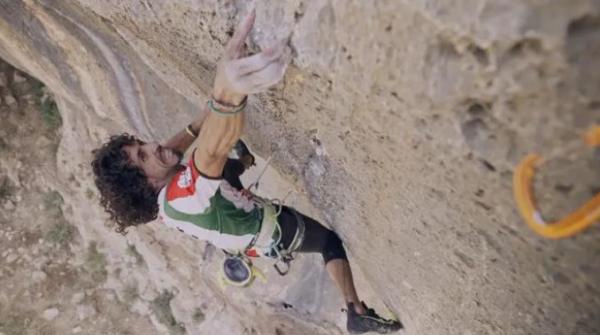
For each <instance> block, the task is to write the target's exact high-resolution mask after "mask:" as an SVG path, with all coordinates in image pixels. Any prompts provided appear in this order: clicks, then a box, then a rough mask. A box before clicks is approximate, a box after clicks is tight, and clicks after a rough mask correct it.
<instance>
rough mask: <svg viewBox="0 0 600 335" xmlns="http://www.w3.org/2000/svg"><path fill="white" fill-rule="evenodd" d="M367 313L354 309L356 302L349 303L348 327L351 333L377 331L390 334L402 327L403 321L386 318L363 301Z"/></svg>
mask: <svg viewBox="0 0 600 335" xmlns="http://www.w3.org/2000/svg"><path fill="white" fill-rule="evenodd" d="M362 304H363V306H364V307H365V309H366V310H367V313H365V314H358V313H356V312H355V311H354V304H353V303H349V304H348V321H347V322H346V328H347V329H348V332H350V334H363V333H367V332H376V333H379V334H389V333H393V332H396V331H398V330H400V329H402V323H400V321H396V320H386V319H384V318H382V317H381V316H379V315H377V313H375V311H374V310H373V309H372V308H368V307H367V305H365V303H364V302H363V303H362Z"/></svg>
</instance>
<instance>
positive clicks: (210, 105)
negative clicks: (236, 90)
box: [207, 99, 247, 116]
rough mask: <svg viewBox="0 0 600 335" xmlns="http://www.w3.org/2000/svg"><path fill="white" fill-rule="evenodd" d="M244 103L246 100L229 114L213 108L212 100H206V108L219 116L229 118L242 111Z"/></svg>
mask: <svg viewBox="0 0 600 335" xmlns="http://www.w3.org/2000/svg"><path fill="white" fill-rule="evenodd" d="M246 101H247V100H244V102H243V103H242V104H241V105H240V106H239V107H238V109H236V110H234V111H231V112H224V111H221V110H219V109H217V108H216V107H215V105H214V104H213V102H214V101H213V99H210V100H208V103H207V104H208V108H210V110H211V111H213V112H215V113H217V114H219V115H225V116H230V115H235V114H238V113H239V112H241V111H243V110H244V108H245V107H246Z"/></svg>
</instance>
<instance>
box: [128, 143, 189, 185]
mask: <svg viewBox="0 0 600 335" xmlns="http://www.w3.org/2000/svg"><path fill="white" fill-rule="evenodd" d="M123 150H124V151H125V152H126V153H127V156H129V161H130V163H131V165H133V166H136V167H139V168H140V169H142V171H144V174H145V175H146V177H147V178H148V181H149V182H150V184H152V186H154V187H156V188H157V189H160V188H162V187H163V186H164V185H166V184H167V182H168V181H169V179H170V178H171V177H172V176H173V174H174V173H175V172H177V170H178V168H179V162H180V160H181V156H182V155H181V153H179V152H176V151H175V150H172V149H169V148H165V147H163V146H161V145H160V144H158V143H145V142H143V141H138V142H137V143H134V144H131V145H126V146H124V147H123Z"/></svg>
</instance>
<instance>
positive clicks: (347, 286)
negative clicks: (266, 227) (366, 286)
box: [277, 206, 402, 334]
mask: <svg viewBox="0 0 600 335" xmlns="http://www.w3.org/2000/svg"><path fill="white" fill-rule="evenodd" d="M294 211H295V210H294V209H292V208H289V207H285V206H284V207H283V209H282V211H281V214H280V215H279V217H278V218H277V221H278V222H279V224H280V225H281V231H282V238H281V244H282V245H283V247H284V248H287V247H288V246H289V245H290V244H291V243H292V240H293V239H294V235H295V234H296V230H297V227H298V220H302V221H303V222H304V225H305V231H304V240H303V242H302V244H301V245H300V247H299V248H298V249H297V250H296V251H298V252H319V253H321V255H322V256H323V260H324V262H325V268H326V269H327V272H328V273H329V275H330V276H331V278H332V279H333V281H334V282H335V284H336V286H337V287H338V289H339V290H340V293H341V294H342V296H343V297H344V300H345V301H346V306H347V307H348V319H347V324H346V327H347V328H348V331H350V333H352V334H362V333H366V332H371V331H375V332H378V333H381V334H387V333H391V332H394V331H397V330H399V329H400V328H402V324H401V323H399V322H398V321H393V320H386V319H384V318H382V317H380V316H379V315H377V313H375V311H374V310H372V309H368V308H366V306H365V305H364V304H363V303H362V301H361V300H360V298H359V297H358V294H357V293H356V288H355V287H354V280H353V278H352V270H351V269H350V264H349V263H348V258H347V257H346V250H345V249H344V245H343V244H342V240H341V239H340V238H339V237H338V235H337V234H336V233H335V232H333V231H331V230H329V229H327V228H325V227H324V226H323V225H321V224H320V223H319V222H317V221H315V220H313V219H312V218H310V217H308V216H306V215H303V214H301V213H298V212H296V213H294Z"/></svg>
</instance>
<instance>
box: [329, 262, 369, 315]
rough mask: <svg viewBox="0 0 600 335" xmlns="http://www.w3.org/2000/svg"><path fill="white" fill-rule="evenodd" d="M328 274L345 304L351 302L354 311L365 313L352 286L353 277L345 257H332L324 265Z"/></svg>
mask: <svg viewBox="0 0 600 335" xmlns="http://www.w3.org/2000/svg"><path fill="white" fill-rule="evenodd" d="M325 268H326V269H327V272H328V273H329V276H330V277H331V279H333V281H334V282H335V284H336V286H337V287H338V289H339V290H340V292H341V293H342V295H343V296H344V300H346V305H348V304H349V303H352V305H353V306H354V311H355V312H356V313H358V314H365V313H366V312H367V311H366V310H365V308H364V306H363V304H362V303H361V301H360V299H359V298H358V294H357V293H356V288H355V287H354V279H353V278H352V270H351V269H350V263H348V261H347V260H345V259H340V258H338V259H332V260H330V261H329V262H327V264H326V265H325Z"/></svg>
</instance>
